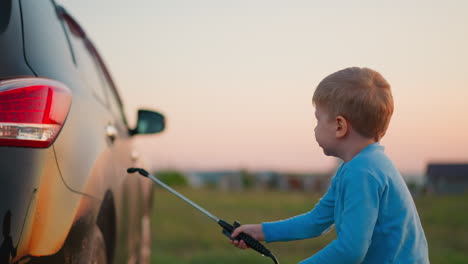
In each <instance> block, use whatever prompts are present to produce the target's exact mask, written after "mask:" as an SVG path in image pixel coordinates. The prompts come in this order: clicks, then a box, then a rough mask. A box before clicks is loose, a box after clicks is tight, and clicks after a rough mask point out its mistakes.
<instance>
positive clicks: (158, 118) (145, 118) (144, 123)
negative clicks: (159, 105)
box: [130, 109, 166, 135]
mask: <svg viewBox="0 0 468 264" xmlns="http://www.w3.org/2000/svg"><path fill="white" fill-rule="evenodd" d="M165 123H166V122H165V118H164V115H162V114H160V113H158V112H154V111H151V110H145V109H138V121H137V125H136V128H135V129H133V130H130V134H131V135H136V134H155V133H159V132H162V131H163V130H164V128H165V126H166V124H165Z"/></svg>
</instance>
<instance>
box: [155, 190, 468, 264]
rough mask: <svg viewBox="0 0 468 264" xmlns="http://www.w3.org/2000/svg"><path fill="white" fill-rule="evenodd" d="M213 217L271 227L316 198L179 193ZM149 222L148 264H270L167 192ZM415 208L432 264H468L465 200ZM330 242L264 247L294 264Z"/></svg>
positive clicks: (432, 199)
mask: <svg viewBox="0 0 468 264" xmlns="http://www.w3.org/2000/svg"><path fill="white" fill-rule="evenodd" d="M178 190H179V191H180V192H181V193H183V194H184V195H186V196H187V197H188V198H189V199H192V200H193V201H195V202H196V203H198V204H199V205H201V206H202V207H204V208H205V209H207V210H208V211H210V212H212V213H213V214H214V215H216V216H218V217H219V218H222V219H224V220H226V221H229V222H232V221H234V220H238V221H240V222H241V223H259V222H262V221H274V220H280V219H284V218H288V217H291V216H294V215H297V214H300V213H304V212H306V211H308V210H310V209H311V208H313V207H314V205H315V203H316V202H317V200H318V199H319V198H320V196H318V195H313V194H306V193H281V192H258V191H256V192H254V191H252V192H241V193H240V192H219V191H213V190H193V189H189V188H182V189H178ZM154 202H155V203H154V206H155V208H154V210H153V218H152V219H153V220H152V221H153V222H152V239H153V251H152V263H157V264H212V263H213V264H214V263H223V264H231V263H232V264H234V263H236V264H239V263H249V264H257V263H273V262H271V261H270V260H269V259H266V258H264V257H262V256H261V255H259V254H258V253H256V252H254V251H252V250H239V249H237V248H234V247H233V246H232V245H231V244H230V243H229V242H228V240H227V238H225V237H224V236H223V235H222V234H221V230H220V228H218V226H217V224H216V223H215V222H214V221H213V220H211V219H210V218H208V217H206V216H205V215H203V214H202V213H200V212H199V211H197V210H195V209H193V208H192V207H191V206H190V205H188V204H186V203H184V202H182V201H181V200H179V198H177V197H175V196H173V195H172V194H170V193H169V192H167V191H165V190H163V189H160V188H158V189H157V190H156V195H155V201H154ZM416 206H417V207H418V211H419V214H420V217H421V221H422V224H423V227H424V229H425V232H426V236H427V239H428V243H429V254H430V260H431V263H432V264H438V263H440V264H462V263H463V264H466V263H468V195H464V196H425V197H420V198H418V199H417V200H416ZM334 238H335V234H334V231H332V232H330V233H329V234H327V235H326V236H324V237H320V238H314V239H307V240H301V241H293V242H280V243H271V244H268V248H269V249H270V250H271V251H272V252H274V253H275V255H276V256H277V257H278V259H279V260H280V262H281V263H282V264H284V263H297V262H299V261H300V260H302V259H305V258H307V257H309V256H311V255H313V254H314V253H315V252H317V251H319V250H320V249H321V248H323V247H324V246H325V245H326V244H328V243H329V242H330V241H332V240H333V239H334Z"/></svg>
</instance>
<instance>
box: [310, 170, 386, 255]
mask: <svg viewBox="0 0 468 264" xmlns="http://www.w3.org/2000/svg"><path fill="white" fill-rule="evenodd" d="M342 180H343V182H342V183H341V184H343V185H342V186H343V188H342V189H341V190H343V193H342V197H343V211H342V212H341V217H340V218H341V219H342V220H341V224H340V228H339V230H337V233H338V234H337V235H338V237H337V239H335V240H334V241H333V242H332V243H330V244H328V245H327V246H326V247H325V248H324V249H322V250H321V251H319V252H318V253H317V254H315V255H314V256H312V257H311V258H308V259H306V260H304V261H302V262H301V264H315V263H316V264H318V263H320V264H341V263H361V262H362V261H363V260H364V258H365V256H366V254H367V250H368V248H369V246H370V243H371V238H372V234H373V231H374V226H375V223H376V221H377V216H378V211H379V201H380V194H381V192H382V187H381V186H380V185H379V183H378V182H377V180H376V179H375V178H374V177H373V176H372V175H371V174H370V173H368V172H366V171H355V172H348V173H345V174H344V175H343V177H342Z"/></svg>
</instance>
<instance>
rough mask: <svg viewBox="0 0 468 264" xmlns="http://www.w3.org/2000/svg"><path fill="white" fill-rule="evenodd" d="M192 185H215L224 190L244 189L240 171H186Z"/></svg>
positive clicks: (198, 186) (197, 186) (196, 186)
mask: <svg viewBox="0 0 468 264" xmlns="http://www.w3.org/2000/svg"><path fill="white" fill-rule="evenodd" d="M184 174H185V177H186V178H187V181H188V183H189V185H190V186H192V187H195V188H200V187H214V188H218V189H220V190H223V191H240V190H242V189H243V187H244V186H243V182H242V176H241V174H240V172H238V171H210V172H185V173H184Z"/></svg>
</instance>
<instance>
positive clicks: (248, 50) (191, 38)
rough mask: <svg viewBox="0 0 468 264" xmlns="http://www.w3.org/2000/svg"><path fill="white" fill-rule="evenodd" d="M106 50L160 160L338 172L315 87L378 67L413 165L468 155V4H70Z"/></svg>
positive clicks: (237, 0) (72, 0)
mask: <svg viewBox="0 0 468 264" xmlns="http://www.w3.org/2000/svg"><path fill="white" fill-rule="evenodd" d="M58 2H60V3H62V4H63V5H64V6H65V7H66V8H67V9H68V10H69V12H70V13H71V14H72V15H73V16H74V17H75V18H76V19H77V20H78V22H79V23H80V24H81V25H82V26H83V27H84V29H85V31H86V32H87V33H88V35H89V36H90V37H91V39H92V41H93V42H94V44H95V45H96V46H97V48H98V50H99V51H100V53H101V55H102V56H103V57H104V60H105V61H106V64H107V66H108V68H109V69H110V71H111V73H112V75H113V77H114V80H115V81H116V83H117V85H118V88H119V91H120V94H121V96H122V98H123V101H124V103H125V108H126V113H127V117H128V119H129V121H130V124H131V125H134V124H135V119H136V118H135V117H136V111H137V109H138V108H139V107H143V108H151V109H154V110H159V111H161V112H162V113H164V114H165V116H166V117H167V130H166V131H165V132H164V133H162V134H158V135H154V136H144V137H141V138H140V139H139V140H138V142H137V143H138V144H137V145H138V147H139V148H140V152H141V154H142V155H143V156H146V158H145V159H146V160H147V163H149V164H150V165H151V166H152V167H153V168H175V169H182V170H190V169H197V170H199V169H201V170H215V169H240V168H247V169H251V170H279V171H291V172H314V171H322V172H325V171H329V170H331V169H333V167H334V166H335V164H336V160H335V159H334V158H331V157H326V156H324V155H323V152H322V150H321V149H320V148H319V146H318V145H317V143H316V141H315V138H314V132H313V130H314V127H315V124H316V120H315V118H314V108H313V106H312V103H311V97H312V94H313V92H314V89H315V87H316V86H317V84H318V83H319V82H320V80H321V79H323V78H324V77H325V76H327V75H328V74H330V73H333V72H335V71H337V70H340V69H343V68H346V67H349V66H360V67H370V68H373V69H375V70H377V71H379V72H380V73H381V74H382V75H383V76H384V77H385V78H386V79H387V80H388V81H389V83H390V84H391V85H392V91H393V96H394V100H395V113H394V115H393V118H392V121H391V123H390V128H389V130H388V132H387V135H386V136H385V137H384V139H383V140H382V144H383V145H384V146H385V148H386V153H387V154H388V155H389V156H390V157H391V158H392V159H393V161H394V162H395V164H396V166H397V167H398V168H399V169H400V170H401V171H402V172H404V173H411V174H422V173H424V171H425V167H426V164H427V163H428V162H432V161H435V162H438V161H443V162H468V122H467V121H468V117H467V114H468V102H467V100H468V15H467V13H468V1H461V0H460V1H453V0H448V1H400V0H398V1H312V0H307V1H306V0H303V1H296V0H283V1H275V0H199V1H198V0H165V1H161V0H139V1H128V0H119V1H117V0H61V1H58Z"/></svg>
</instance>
